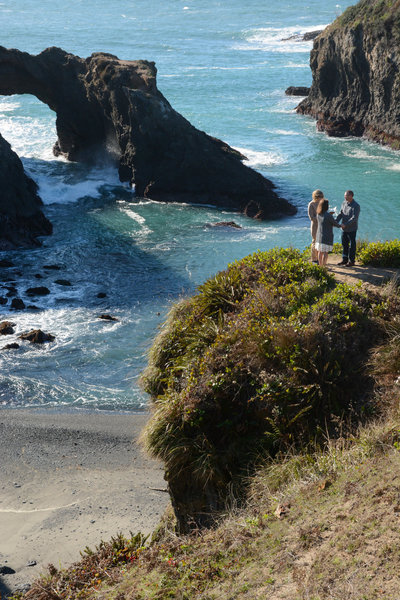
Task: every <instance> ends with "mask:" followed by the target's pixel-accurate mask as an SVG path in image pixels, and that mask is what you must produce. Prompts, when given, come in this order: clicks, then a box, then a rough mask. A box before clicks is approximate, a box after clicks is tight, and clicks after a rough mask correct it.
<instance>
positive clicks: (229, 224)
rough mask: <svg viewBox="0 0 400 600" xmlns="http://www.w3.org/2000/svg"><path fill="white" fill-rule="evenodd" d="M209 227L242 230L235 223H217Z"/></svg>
mask: <svg viewBox="0 0 400 600" xmlns="http://www.w3.org/2000/svg"><path fill="white" fill-rule="evenodd" d="M211 227H233V228H234V229H242V227H241V226H240V225H238V224H237V223H235V221H219V222H218V223H211Z"/></svg>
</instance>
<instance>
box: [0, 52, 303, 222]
mask: <svg viewBox="0 0 400 600" xmlns="http://www.w3.org/2000/svg"><path fill="white" fill-rule="evenodd" d="M156 73H157V70H156V67H155V65H154V63H153V62H148V61H145V60H137V61H127V60H119V59H118V58H117V57H116V56H113V55H111V54H106V53H95V54H92V55H91V56H90V57H89V58H86V59H84V58H80V57H79V56H74V55H72V54H68V53H67V52H65V51H64V50H61V49H60V48H48V49H46V50H44V51H43V52H41V53H40V54H39V55H37V56H32V55H30V54H28V53H26V52H20V51H19V50H10V49H6V48H3V47H0V94H3V95H11V94H33V95H35V96H36V97H37V98H39V100H41V101H42V102H44V103H45V104H47V105H48V106H49V107H50V108H51V109H52V110H53V111H54V112H55V113H56V115H57V117H56V129H57V136H58V139H57V142H56V144H55V146H54V153H55V154H56V155H63V156H65V157H66V158H67V159H69V160H73V161H93V160H96V158H97V157H98V156H99V155H103V154H104V153H107V155H109V156H111V157H113V159H114V160H115V161H116V163H117V164H118V167H119V176H120V180H121V181H127V182H130V183H131V184H132V185H134V186H135V191H136V194H137V195H138V196H142V197H145V198H151V199H154V200H160V201H175V202H190V203H192V202H193V203H202V204H211V205H214V206H221V207H224V208H230V209H232V210H236V211H240V212H242V213H244V214H246V215H248V216H250V217H255V218H261V219H263V218H273V217H278V216H281V215H287V214H294V213H295V212H296V209H295V207H294V206H292V205H291V204H290V203H289V202H287V201H286V200H284V199H282V198H280V197H279V196H278V195H277V194H276V193H275V191H274V185H273V184H272V183H271V182H270V181H269V180H267V179H266V178H264V177H263V176H262V175H261V174H259V173H257V172H256V171H254V170H252V169H251V168H249V167H247V166H246V165H244V164H243V162H242V161H243V160H244V159H245V157H244V156H243V155H242V154H240V152H238V151H236V150H234V149H233V148H231V147H230V146H228V144H226V143H225V142H223V141H221V140H218V139H216V138H213V137H211V136H209V135H207V134H206V133H204V132H202V131H199V130H198V129H196V128H195V127H193V126H192V125H191V124H190V123H189V122H188V121H187V120H186V119H185V118H184V117H183V116H182V115H180V114H179V113H177V112H176V111H175V110H174V109H173V108H172V106H171V105H170V103H169V102H168V101H167V100H166V98H165V97H164V96H163V95H162V94H161V92H160V91H159V90H158V89H157V83H156Z"/></svg>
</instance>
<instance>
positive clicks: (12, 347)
mask: <svg viewBox="0 0 400 600" xmlns="http://www.w3.org/2000/svg"><path fill="white" fill-rule="evenodd" d="M18 348H19V344H17V343H16V342H12V343H11V344H6V345H5V346H3V347H2V350H17V349H18Z"/></svg>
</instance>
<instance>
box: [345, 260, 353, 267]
mask: <svg viewBox="0 0 400 600" xmlns="http://www.w3.org/2000/svg"><path fill="white" fill-rule="evenodd" d="M344 266H345V267H354V263H353V262H351V261H350V262H348V263H346V264H345V265H344Z"/></svg>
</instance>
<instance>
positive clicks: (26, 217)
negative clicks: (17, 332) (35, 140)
mask: <svg viewBox="0 0 400 600" xmlns="http://www.w3.org/2000/svg"><path fill="white" fill-rule="evenodd" d="M2 77H4V78H5V79H7V77H5V76H4V73H3V71H2V69H1V66H0V81H1V78H2ZM2 87H3V86H2V84H1V83H0V93H2V92H1V88H2ZM37 189H38V188H37V185H36V183H35V182H34V181H33V180H32V179H31V178H30V177H28V176H27V175H26V174H25V172H24V168H23V166H22V163H21V161H20V159H19V158H18V156H17V155H16V154H15V152H13V150H11V146H10V144H9V143H8V142H7V141H6V140H5V139H4V138H3V137H2V136H1V135H0V190H1V194H0V250H8V249H11V248H15V247H18V246H27V247H29V246H35V245H36V246H37V245H39V242H38V239H37V238H38V236H41V235H49V234H50V233H51V231H52V226H51V223H50V221H48V220H47V219H46V217H45V216H44V214H43V213H42V210H41V208H42V201H41V199H40V198H39V196H38V194H37ZM0 266H2V267H11V266H14V265H13V263H11V261H8V260H2V261H1V262H0Z"/></svg>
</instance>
